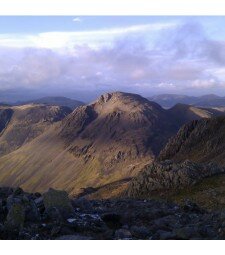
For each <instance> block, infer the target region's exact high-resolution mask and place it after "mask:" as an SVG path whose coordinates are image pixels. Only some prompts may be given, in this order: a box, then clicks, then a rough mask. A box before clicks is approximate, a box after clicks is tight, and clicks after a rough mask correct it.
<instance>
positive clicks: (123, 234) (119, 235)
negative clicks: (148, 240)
mask: <svg viewBox="0 0 225 255" xmlns="http://www.w3.org/2000/svg"><path fill="white" fill-rule="evenodd" d="M115 239H123V240H129V239H132V235H131V233H130V231H129V230H128V229H123V228H121V229H118V230H116V232H115Z"/></svg>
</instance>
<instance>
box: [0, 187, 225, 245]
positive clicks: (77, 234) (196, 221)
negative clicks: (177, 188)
mask: <svg viewBox="0 0 225 255" xmlns="http://www.w3.org/2000/svg"><path fill="white" fill-rule="evenodd" d="M50 193H51V195H50V199H49V201H51V202H50V204H49V203H48V202H49V201H48V202H47V203H46V201H45V199H46V198H44V199H43V196H42V195H41V194H39V193H35V194H29V193H26V192H24V191H23V190H22V189H12V188H0V202H1V203H0V239H1V240H5V239H9V240H12V239H16V240H18V239H19V240H24V239H27V240H52V239H53V240H54V239H56V240H99V239H114V240H118V239H122V240H137V239H148V240H150V239H224V238H225V232H224V227H223V226H224V224H225V214H224V212H220V213H209V212H207V211H206V210H203V209H201V208H199V207H198V206H197V205H196V204H193V203H191V202H190V201H186V202H185V204H184V205H183V206H178V205H176V204H173V203H168V202H163V201H154V200H133V199H119V200H97V201H96V200H92V201H88V200H85V199H83V198H79V199H71V200H70V201H69V203H70V206H71V207H72V208H73V210H72V211H70V216H68V215H65V214H64V213H63V212H64V210H61V208H60V207H59V201H58V198H59V196H60V199H61V200H62V201H61V204H62V205H63V204H64V203H66V204H68V197H67V194H66V193H65V192H63V191H54V190H51V191H50ZM62 194H63V195H62ZM48 195H49V194H48ZM45 196H46V195H45ZM34 205H35V206H36V208H37V211H36V210H30V208H32V207H33V206H34ZM54 205H56V206H57V207H55V206H54ZM49 206H50V207H49ZM50 209H51V210H50ZM56 209H58V210H56ZM37 214H38V216H39V219H37V218H36V215H37Z"/></svg>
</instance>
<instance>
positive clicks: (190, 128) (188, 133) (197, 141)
mask: <svg viewBox="0 0 225 255" xmlns="http://www.w3.org/2000/svg"><path fill="white" fill-rule="evenodd" d="M158 159H159V160H165V159H172V160H174V161H176V162H180V161H183V160H185V159H190V160H193V161H196V162H209V161H214V162H216V163H218V164H221V165H224V164H225V117H223V116H221V117H217V118H212V119H202V120H198V121H193V122H191V123H189V124H187V125H184V126H183V127H182V128H181V129H180V130H179V131H178V133H177V134H176V135H175V136H174V137H172V138H171V139H170V140H169V142H168V143H167V145H166V146H165V148H164V149H163V150H162V151H161V153H160V155H159V158H158Z"/></svg>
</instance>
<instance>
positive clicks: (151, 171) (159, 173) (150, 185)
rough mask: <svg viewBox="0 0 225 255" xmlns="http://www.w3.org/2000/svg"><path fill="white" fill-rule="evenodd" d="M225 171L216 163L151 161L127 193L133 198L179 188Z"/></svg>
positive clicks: (131, 184) (132, 182)
mask: <svg viewBox="0 0 225 255" xmlns="http://www.w3.org/2000/svg"><path fill="white" fill-rule="evenodd" d="M224 172H225V169H224V168H221V167H218V166H217V165H216V164H213V163H209V164H197V163H194V162H191V161H188V160H187V161H185V162H183V163H180V164H174V163H173V162H171V161H169V160H168V161H164V162H161V163H153V164H150V165H148V166H146V167H145V168H144V169H143V170H142V171H141V172H140V173H139V174H138V175H137V177H135V178H134V179H133V180H132V181H131V183H130V184H129V187H128V191H127V195H128V196H129V197H135V198H145V197H151V195H153V194H156V193H160V192H168V191H173V190H179V189H182V188H184V187H188V186H192V185H194V184H196V183H197V182H199V181H201V180H203V179H204V178H206V177H210V176H213V175H216V174H222V173H224Z"/></svg>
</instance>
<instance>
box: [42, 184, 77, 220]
mask: <svg viewBox="0 0 225 255" xmlns="http://www.w3.org/2000/svg"><path fill="white" fill-rule="evenodd" d="M43 202H44V206H45V209H46V210H47V211H48V212H50V211H52V210H55V211H56V210H57V211H59V212H60V213H61V214H62V215H63V216H64V217H69V216H70V215H71V214H73V207H72V204H71V202H70V200H69V197H68V194H67V192H66V191H61V190H55V189H49V191H48V192H46V193H44V194H43Z"/></svg>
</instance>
